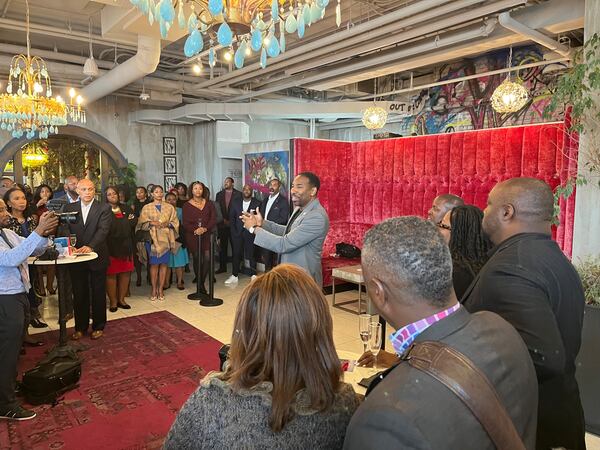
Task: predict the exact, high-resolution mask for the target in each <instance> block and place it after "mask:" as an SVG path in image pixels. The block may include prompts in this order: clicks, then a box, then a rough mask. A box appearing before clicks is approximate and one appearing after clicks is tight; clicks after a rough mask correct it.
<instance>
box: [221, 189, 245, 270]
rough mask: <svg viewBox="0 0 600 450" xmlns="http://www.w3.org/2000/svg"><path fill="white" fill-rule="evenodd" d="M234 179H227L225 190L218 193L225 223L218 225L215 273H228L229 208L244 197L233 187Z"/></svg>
mask: <svg viewBox="0 0 600 450" xmlns="http://www.w3.org/2000/svg"><path fill="white" fill-rule="evenodd" d="M233 183H234V181H233V178H231V177H227V178H225V181H224V182H223V190H221V191H219V192H218V193H217V197H216V202H217V203H218V204H219V206H220V208H221V213H222V214H223V222H222V223H221V224H219V225H218V232H219V269H218V270H217V271H216V272H215V273H225V272H227V249H228V247H229V240H230V230H231V228H230V225H229V207H230V205H231V202H232V201H233V200H234V199H236V198H240V197H241V196H242V194H241V192H240V191H238V190H237V189H234V187H233Z"/></svg>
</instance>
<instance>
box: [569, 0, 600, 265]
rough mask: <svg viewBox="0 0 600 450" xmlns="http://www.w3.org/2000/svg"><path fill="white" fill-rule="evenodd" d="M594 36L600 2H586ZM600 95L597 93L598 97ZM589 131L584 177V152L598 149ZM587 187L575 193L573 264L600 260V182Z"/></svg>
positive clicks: (595, 132)
mask: <svg viewBox="0 0 600 450" xmlns="http://www.w3.org/2000/svg"><path fill="white" fill-rule="evenodd" d="M594 33H599V34H600V1H598V0H586V2H585V39H586V40H587V39H588V38H590V37H591V36H592V35H593V34H594ZM598 94H599V95H600V93H598ZM594 128H595V129H591V130H588V132H587V133H586V134H582V135H581V136H580V141H579V162H578V165H579V168H580V169H579V172H580V173H582V174H586V175H587V170H586V169H585V163H586V159H587V158H586V155H587V151H586V150H587V149H588V148H589V147H590V146H591V145H596V146H597V145H599V144H598V142H596V143H594V142H592V141H593V140H596V139H598V137H600V129H599V128H598V127H597V126H596V127H594ZM588 178H590V183H588V184H587V185H586V186H581V187H579V188H578V189H577V197H576V202H575V223H574V229H573V262H574V263H577V260H578V259H580V258H584V257H586V256H588V255H596V256H600V186H599V185H598V181H599V179H600V178H598V177H597V176H596V177H588Z"/></svg>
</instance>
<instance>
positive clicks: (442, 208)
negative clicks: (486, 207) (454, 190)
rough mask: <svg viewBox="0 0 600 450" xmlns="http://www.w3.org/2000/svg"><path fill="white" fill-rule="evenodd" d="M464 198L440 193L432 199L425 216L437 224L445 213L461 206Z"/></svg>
mask: <svg viewBox="0 0 600 450" xmlns="http://www.w3.org/2000/svg"><path fill="white" fill-rule="evenodd" d="M464 204H465V202H464V200H463V199H462V198H460V197H459V196H458V195H454V194H442V195H438V196H437V197H436V198H434V199H433V204H432V205H431V208H430V209H429V211H428V212H427V218H428V219H429V220H431V221H432V222H433V223H435V224H438V223H440V222H441V221H442V219H443V218H444V216H445V215H446V213H447V212H448V211H450V210H452V209H453V208H455V207H457V206H463V205H464Z"/></svg>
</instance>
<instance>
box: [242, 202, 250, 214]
mask: <svg viewBox="0 0 600 450" xmlns="http://www.w3.org/2000/svg"><path fill="white" fill-rule="evenodd" d="M248 208H250V200H248V201H246V200H242V211H244V212H248Z"/></svg>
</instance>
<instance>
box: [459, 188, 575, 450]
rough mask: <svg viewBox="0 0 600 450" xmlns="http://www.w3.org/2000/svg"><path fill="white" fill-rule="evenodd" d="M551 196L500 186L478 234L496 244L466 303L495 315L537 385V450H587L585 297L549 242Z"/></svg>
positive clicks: (545, 191)
mask: <svg viewBox="0 0 600 450" xmlns="http://www.w3.org/2000/svg"><path fill="white" fill-rule="evenodd" d="M553 206H554V198H553V195H552V190H551V189H550V186H548V185H547V184H546V183H544V182H543V181H541V180H538V179H535V178H512V179H510V180H507V181H504V182H502V183H499V184H498V185H496V186H495V187H494V189H492V191H491V192H490V194H489V197H488V205H487V208H486V209H485V211H484V218H483V230H484V232H485V233H486V234H487V235H488V237H489V238H490V239H491V241H492V242H493V243H494V244H495V245H496V247H495V248H494V250H493V253H492V255H491V256H490V259H489V260H488V262H487V263H486V264H485V266H483V268H482V269H481V271H480V272H479V274H478V275H477V277H476V278H475V280H474V282H473V283H472V284H471V286H470V288H469V289H467V291H466V293H465V295H464V297H463V303H464V306H465V307H466V308H467V309H468V310H469V311H470V312H475V311H482V310H487V311H493V312H495V313H497V314H499V315H500V316H502V317H503V318H504V319H506V320H507V321H508V322H509V323H510V324H512V325H513V326H514V327H515V328H516V329H517V331H518V332H519V334H520V335H521V337H522V338H523V341H525V344H526V345H527V348H528V350H529V354H530V356H531V359H532V360H533V364H534V366H535V369H536V373H537V380H538V384H539V404H538V429H537V448H538V449H544V450H546V449H549V448H557V447H564V448H568V449H582V448H585V429H584V419H583V409H582V407H581V400H580V398H579V388H578V386H577V381H576V380H575V358H576V357H577V353H578V352H579V347H580V344H581V328H582V323H583V309H584V303H585V297H584V293H583V288H582V286H581V281H580V279H579V275H578V274H577V271H576V270H575V268H574V267H573V265H572V264H571V263H570V262H569V260H568V259H567V258H566V256H565V255H564V254H563V252H562V251H561V250H560V248H559V247H558V245H557V244H556V242H554V241H553V240H552V238H551V224H552V217H553V214H554V208H553Z"/></svg>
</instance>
